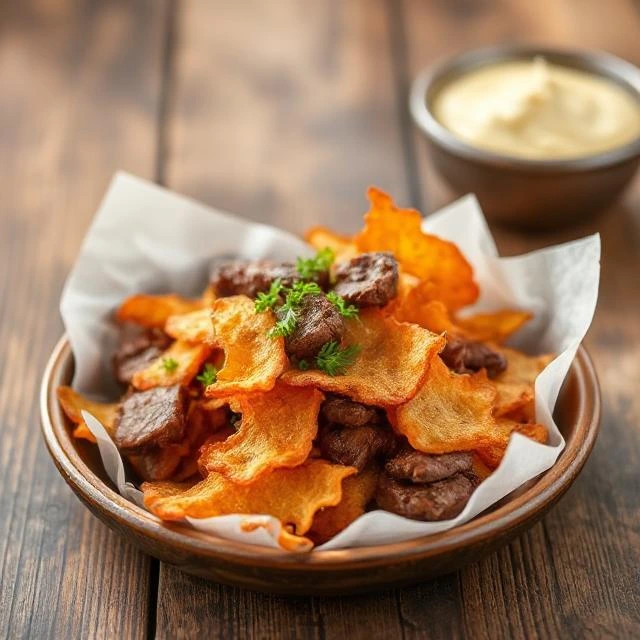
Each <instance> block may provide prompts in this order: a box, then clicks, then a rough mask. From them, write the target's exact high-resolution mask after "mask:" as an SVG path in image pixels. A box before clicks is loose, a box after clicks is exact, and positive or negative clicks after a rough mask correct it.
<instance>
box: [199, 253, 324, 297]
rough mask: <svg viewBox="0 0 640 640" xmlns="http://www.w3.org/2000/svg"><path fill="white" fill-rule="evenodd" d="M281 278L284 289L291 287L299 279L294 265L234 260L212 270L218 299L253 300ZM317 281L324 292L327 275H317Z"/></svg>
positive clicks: (217, 265)
mask: <svg viewBox="0 0 640 640" xmlns="http://www.w3.org/2000/svg"><path fill="white" fill-rule="evenodd" d="M277 278H280V281H281V282H282V284H283V285H284V286H285V287H291V286H292V285H293V284H294V283H295V282H297V281H298V280H300V275H299V274H298V271H297V270H296V265H295V264H293V263H292V262H281V263H277V262H271V261H269V260H257V261H254V262H250V261H246V260H245V261H241V260H237V261H234V262H224V263H219V264H215V265H214V266H213V268H212V270H211V277H210V281H211V286H212V287H213V289H214V291H215V292H216V294H217V295H218V296H220V297H224V296H235V295H245V296H248V297H249V298H255V297H256V296H257V295H258V293H260V292H264V291H268V290H269V287H270V286H271V283H272V282H273V281H274V280H276V279H277ZM316 281H317V282H318V284H319V285H320V286H321V287H322V288H323V289H326V288H327V286H328V284H329V273H328V272H324V273H320V274H318V276H317V277H316Z"/></svg>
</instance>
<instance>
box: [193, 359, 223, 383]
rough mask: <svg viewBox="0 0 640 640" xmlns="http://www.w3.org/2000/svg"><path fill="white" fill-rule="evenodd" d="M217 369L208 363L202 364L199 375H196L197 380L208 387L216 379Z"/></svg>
mask: <svg viewBox="0 0 640 640" xmlns="http://www.w3.org/2000/svg"><path fill="white" fill-rule="evenodd" d="M217 375H218V370H217V369H216V368H215V367H214V366H213V365H212V364H211V363H210V362H207V364H205V365H204V369H203V370H202V372H201V373H200V375H199V376H196V380H197V381H198V382H202V384H203V386H205V387H208V386H209V385H210V384H213V383H214V382H215V381H216V377H217Z"/></svg>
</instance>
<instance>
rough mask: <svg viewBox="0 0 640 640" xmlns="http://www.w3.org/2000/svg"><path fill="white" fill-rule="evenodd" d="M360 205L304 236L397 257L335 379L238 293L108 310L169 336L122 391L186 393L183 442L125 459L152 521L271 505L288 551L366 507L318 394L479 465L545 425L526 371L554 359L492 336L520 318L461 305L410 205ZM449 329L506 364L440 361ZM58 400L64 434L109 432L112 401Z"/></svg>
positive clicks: (450, 258) (450, 272) (440, 246)
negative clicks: (335, 458) (455, 368)
mask: <svg viewBox="0 0 640 640" xmlns="http://www.w3.org/2000/svg"><path fill="white" fill-rule="evenodd" d="M369 199H370V202H371V208H370V211H369V212H368V213H367V214H366V216H365V226H364V228H363V229H362V231H361V232H360V233H358V234H356V235H355V236H353V237H347V236H344V235H339V234H336V233H334V232H333V231H331V230H329V229H325V228H323V227H315V228H314V229H312V230H310V231H309V232H308V234H307V235H306V240H307V241H308V242H309V244H310V245H311V246H312V247H315V248H317V249H323V248H325V247H329V248H331V249H332V251H333V252H334V254H335V256H336V262H338V261H340V260H347V259H351V258H352V257H354V256H357V255H358V254H360V253H363V252H370V251H390V252H392V253H393V254H394V256H395V257H396V259H397V261H398V263H399V268H400V278H399V287H398V296H397V297H396V298H395V299H394V300H392V301H391V302H390V303H389V304H388V305H386V306H385V307H383V308H381V309H367V310H362V312H361V313H360V315H359V317H358V318H355V319H351V320H348V321H347V322H346V325H347V328H346V332H347V335H346V338H345V341H346V343H348V344H358V345H360V351H359V353H358V355H357V356H356V357H355V360H354V362H353V364H352V365H351V366H350V367H349V368H348V369H347V370H346V371H344V372H343V374H342V375H335V376H331V375H328V374H327V373H325V372H323V371H320V370H318V369H313V368H311V369H309V370H301V369H299V368H297V367H296V366H294V364H293V363H291V362H289V360H288V358H287V355H286V352H285V346H284V339H283V338H280V337H276V338H274V337H272V336H271V335H270V333H269V332H270V330H271V329H273V327H274V325H275V322H276V318H275V316H274V314H273V313H272V312H271V311H267V312H266V313H256V311H255V306H254V301H253V300H251V299H249V298H247V297H246V296H231V297H225V298H219V299H215V296H214V295H212V292H211V291H210V290H207V291H206V292H205V294H204V295H203V296H202V298H200V299H198V300H188V299H184V298H181V297H180V296H178V295H174V294H171V295H161V296H152V295H135V296H132V297H131V298H128V299H127V300H125V301H124V302H123V304H122V305H121V306H120V308H119V309H118V310H117V313H116V319H117V320H118V321H119V322H129V323H134V324H137V325H139V326H141V327H145V328H149V329H161V330H163V331H164V332H165V333H166V335H167V336H169V337H170V338H171V340H172V341H171V343H170V344H169V346H168V347H167V348H166V350H165V351H164V352H163V353H162V354H161V355H160V356H159V357H157V358H156V359H155V360H154V361H153V362H151V363H150V364H148V366H146V367H145V368H144V369H142V370H140V371H137V372H136V373H135V375H134V376H133V379H132V382H131V386H132V388H133V389H134V390H140V391H142V390H148V389H153V388H154V387H167V386H172V385H176V384H180V385H184V386H186V387H187V388H188V390H189V407H188V413H187V424H186V429H185V434H184V439H183V441H181V442H178V443H174V444H171V445H169V446H167V447H163V448H159V449H155V450H153V451H150V452H148V453H147V452H144V453H140V454H137V455H129V456H127V460H128V462H129V463H130V465H131V467H132V469H133V470H134V472H135V473H136V475H137V476H138V477H139V478H140V479H143V480H146V481H145V482H144V483H143V484H142V490H143V492H144V500H145V505H146V506H147V508H148V509H149V510H150V511H152V512H153V513H155V514H156V515H157V516H158V517H160V518H162V519H165V520H181V519H183V518H185V517H187V516H189V517H195V518H202V517H209V516H216V515H226V514H268V515H272V516H274V517H276V518H278V519H279V520H280V521H281V522H282V525H283V529H282V535H281V538H280V543H281V545H282V546H283V547H285V548H289V549H307V548H309V547H310V546H311V545H312V544H319V543H322V542H325V541H327V540H329V539H330V538H332V537H333V536H335V535H336V534H337V533H339V532H340V531H341V530H343V529H344V528H345V527H347V526H348V525H349V524H350V523H351V522H353V521H354V520H355V519H356V518H358V517H359V516H360V515H362V514H363V513H364V512H365V511H366V509H367V508H368V506H370V503H371V500H372V497H373V495H374V492H375V488H376V484H377V472H376V470H375V469H371V468H369V469H367V470H365V471H363V472H360V473H358V472H357V469H355V468H353V467H347V466H343V465H339V464H334V463H331V462H329V461H327V460H323V459H322V458H321V457H320V455H319V452H318V449H317V448H316V447H315V446H314V443H315V439H316V436H317V432H318V421H319V412H320V407H321V403H322V401H323V399H324V397H325V394H326V393H333V394H339V395H341V396H345V397H347V398H350V399H352V400H355V401H357V402H360V403H363V404H366V405H372V406H375V407H378V408H380V409H382V410H384V411H385V412H386V414H387V416H388V419H389V422H390V424H391V425H392V427H393V429H394V430H395V431H396V433H397V434H398V436H402V437H405V438H406V440H407V441H408V443H409V444H410V445H411V446H412V447H413V448H415V449H417V450H419V451H422V452H425V453H434V454H440V453H447V452H454V451H472V452H474V453H475V455H476V457H477V460H478V462H479V463H481V464H482V465H484V468H487V469H488V472H490V471H491V470H493V469H495V468H496V467H497V466H498V465H499V464H500V461H501V459H502V457H503V455H504V452H505V449H506V447H507V444H508V442H509V438H510V436H511V434H512V433H513V432H518V433H520V434H523V435H525V436H527V437H530V438H533V439H534V440H536V441H538V442H545V441H546V439H547V430H546V428H545V427H544V426H543V425H540V424H536V423H535V411H534V381H535V378H536V376H537V375H538V374H539V373H540V372H541V371H542V369H543V368H544V367H545V366H546V365H547V364H548V362H549V361H550V359H551V356H529V355H526V354H524V353H521V352H519V351H516V350H514V349H511V348H507V347H505V346H503V343H504V342H505V340H507V339H508V338H509V337H510V336H511V335H513V333H514V332H516V331H517V330H518V329H519V328H520V327H521V326H522V325H523V324H524V323H525V322H526V321H527V320H528V319H529V318H530V317H531V316H530V314H529V313H527V312H526V311H520V310H506V309H500V310H497V311H496V312H495V313H483V314H478V315H472V316H469V315H461V314H460V311H461V309H463V308H464V307H465V306H468V305H471V304H473V303H474V302H475V301H476V299H477V298H478V295H479V289H478V285H477V284H476V282H475V281H474V278H473V270H472V268H471V266H470V264H469V263H468V262H467V261H466V259H465V258H464V256H463V255H462V253H461V252H460V250H459V249H458V248H457V247H456V246H455V245H454V244H452V243H451V242H448V241H445V240H442V239H440V238H438V237H436V236H434V235H430V234H427V233H424V232H423V231H422V229H421V223H422V217H421V215H420V214H419V213H418V212H417V211H414V210H408V209H400V208H397V207H396V206H395V205H394V204H393V202H392V200H391V198H390V197H389V196H387V195H386V194H384V193H383V192H381V191H379V190H378V189H373V188H372V189H370V191H369ZM451 337H456V338H463V339H465V340H473V341H477V342H483V343H487V344H489V345H490V346H491V348H492V349H493V350H495V351H498V352H501V353H502V354H503V355H504V356H505V357H506V359H507V362H508V367H507V369H506V371H504V372H503V373H501V374H500V375H498V376H497V377H496V378H495V379H489V378H488V377H487V374H486V372H485V371H484V370H483V369H482V370H480V371H478V372H476V373H472V374H458V373H454V372H452V371H450V370H449V369H448V368H447V366H446V365H445V364H444V362H443V360H442V359H441V358H440V357H439V353H440V352H441V351H442V349H443V348H444V347H445V345H446V343H447V340H448V339H450V338H451ZM169 364H170V366H169ZM207 371H215V372H216V375H215V376H210V377H207V375H206V373H207ZM58 394H59V399H60V404H61V406H62V408H63V410H64V412H65V413H66V415H67V416H68V418H69V420H70V421H71V422H72V423H73V424H74V431H73V433H74V436H76V437H78V438H84V439H86V440H89V441H93V442H95V438H94V437H93V435H92V434H91V432H90V431H89V429H88V428H87V426H86V425H85V424H84V422H83V420H82V417H81V411H82V410H86V411H88V412H90V413H91V414H92V415H94V416H95V417H96V418H97V419H98V420H99V421H100V422H101V423H102V424H103V425H104V427H105V429H106V430H107V432H108V433H110V434H113V429H114V424H115V422H116V420H117V416H118V411H119V408H120V402H113V403H109V404H101V403H97V402H94V401H92V400H89V399H86V398H83V397H82V396H80V395H79V394H77V393H76V392H74V391H73V390H72V389H70V388H68V387H62V388H60V389H59V391H58Z"/></svg>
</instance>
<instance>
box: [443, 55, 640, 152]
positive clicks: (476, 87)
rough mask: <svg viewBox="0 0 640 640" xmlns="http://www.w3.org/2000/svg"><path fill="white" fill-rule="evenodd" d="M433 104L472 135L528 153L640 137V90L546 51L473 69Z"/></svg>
mask: <svg viewBox="0 0 640 640" xmlns="http://www.w3.org/2000/svg"><path fill="white" fill-rule="evenodd" d="M432 108H433V113H434V116H435V117H436V119H437V120H439V121H440V123H441V124H443V125H444V126H445V127H446V128H447V129H449V130H450V131H451V132H452V133H453V134H455V135H456V136H458V137H459V138H460V139H461V140H463V141H464V142H467V143H468V144H470V145H473V146H475V147H477V148H479V149H485V150H487V151H493V152H497V153H501V154H504V155H508V156H514V157H520V158H526V159H542V160H553V159H568V158H580V157H586V156H591V155H596V154H599V153H603V152H606V151H609V150H611V149H615V148H617V147H621V146H623V145H625V144H628V143H629V142H632V141H633V140H635V139H637V138H638V137H640V101H638V100H637V99H636V97H635V96H633V95H632V94H631V93H630V92H628V91H626V90H625V89H623V88H622V87H621V86H619V85H617V84H615V83H614V82H612V81H610V80H608V79H606V78H603V77H601V76H598V75H595V74H592V73H589V72H586V71H581V70H578V69H571V68H569V67H564V66H560V65H556V64H550V63H548V62H547V61H546V60H545V59H544V58H542V57H536V58H533V59H531V60H511V61H504V62H497V63H493V64H488V65H485V66H481V67H479V68H477V69H474V70H470V71H469V72H468V73H466V74H464V75H462V76H460V77H458V78H455V79H452V80H451V82H449V83H447V84H446V85H445V86H444V87H442V89H441V90H440V91H439V92H438V94H437V95H436V97H435V99H434V102H433V106H432Z"/></svg>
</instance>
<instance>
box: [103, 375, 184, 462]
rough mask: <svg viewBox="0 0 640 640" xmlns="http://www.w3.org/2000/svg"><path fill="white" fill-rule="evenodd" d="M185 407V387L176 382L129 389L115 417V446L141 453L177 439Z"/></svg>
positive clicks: (181, 432) (180, 432) (127, 451)
mask: <svg viewBox="0 0 640 640" xmlns="http://www.w3.org/2000/svg"><path fill="white" fill-rule="evenodd" d="M186 408H187V390H186V389H185V388H184V387H181V386H179V385H175V386H173V387H156V388H154V389H149V390H148V391H138V392H134V393H131V394H130V395H129V396H128V397H126V398H125V400H124V402H123V403H122V407H121V408H120V414H119V416H118V419H117V421H116V429H115V437H114V442H115V443H116V446H117V447H118V449H120V450H121V451H122V452H123V453H127V454H129V453H142V452H143V451H145V450H146V449H149V448H151V447H164V446H167V445H169V444H171V443H173V442H177V441H178V440H181V439H182V437H183V434H184V429H185V422H186V421H185V413H186Z"/></svg>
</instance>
